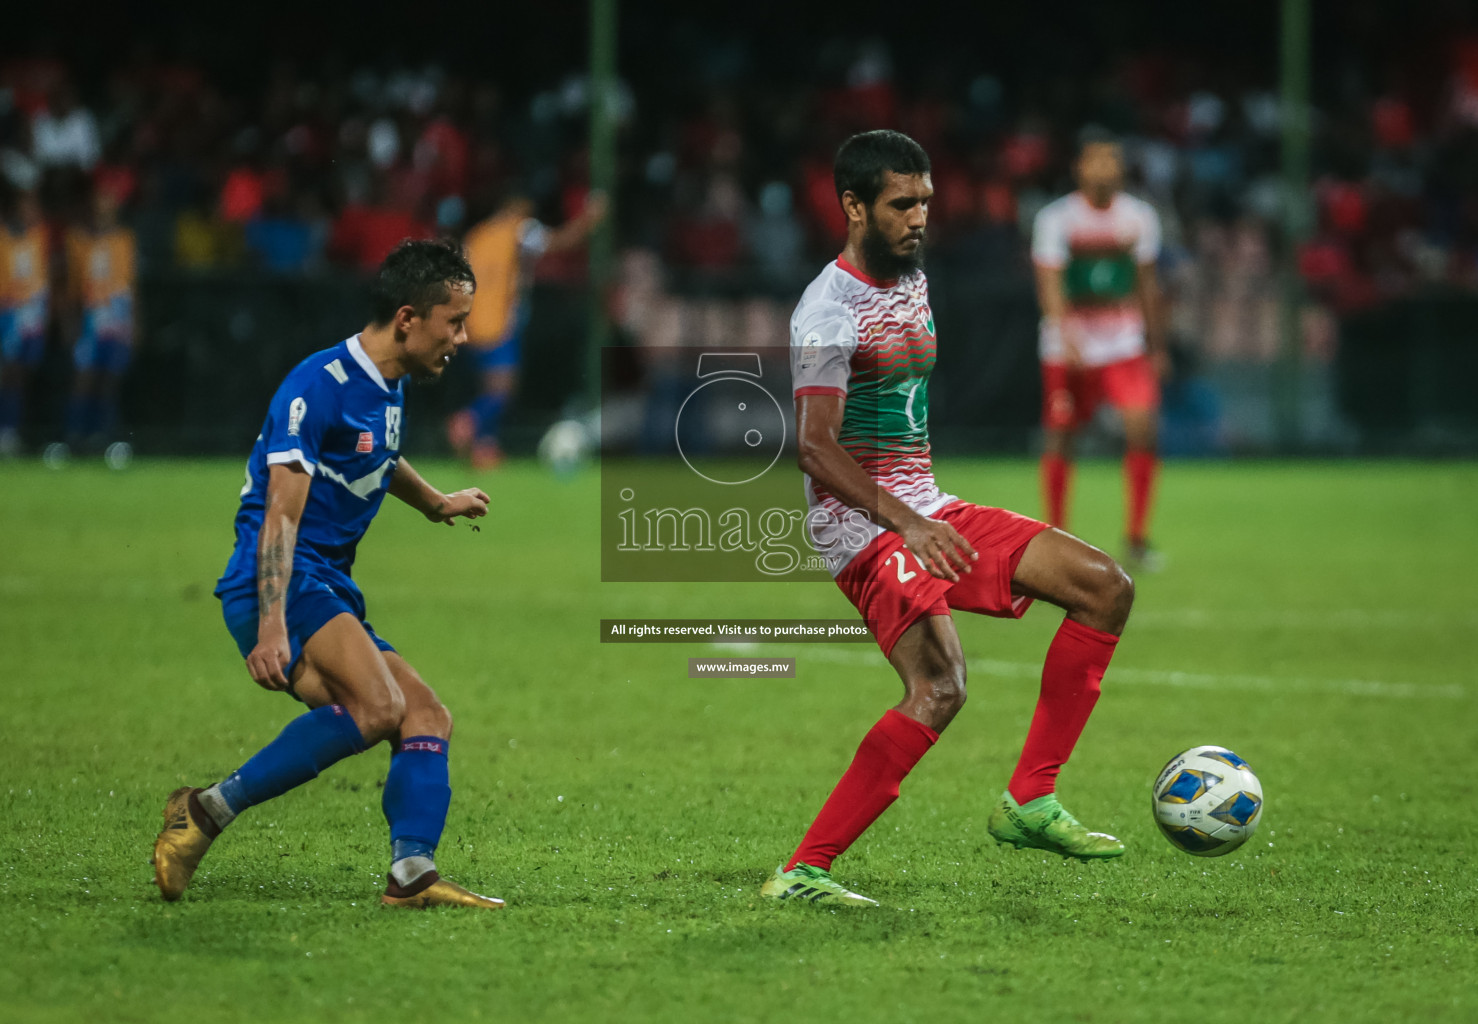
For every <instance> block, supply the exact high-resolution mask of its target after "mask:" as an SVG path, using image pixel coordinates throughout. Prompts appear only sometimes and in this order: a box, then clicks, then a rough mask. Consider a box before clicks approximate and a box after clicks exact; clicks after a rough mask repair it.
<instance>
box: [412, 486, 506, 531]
mask: <svg viewBox="0 0 1478 1024" xmlns="http://www.w3.org/2000/svg"><path fill="white" fill-rule="evenodd" d="M489 501H492V499H491V498H489V497H488V496H487V493H486V492H485V491H483V490H482V488H480V487H469V488H467V489H466V490H465V491H457V492H456V493H454V494H448V495H446V496H445V498H444V499H443V500H442V502H441V503H440V504H439V505H437V506H436V508H434V509H432V510H431V511H429V512H427V513H426V518H427V519H429V520H431V521H432V522H433V523H446V524H447V525H448V526H453V525H455V524H456V521H457V517H458V516H461V517H462V518H464V519H479V518H481V517H482V516H485V515H487V514H488V502H489Z"/></svg>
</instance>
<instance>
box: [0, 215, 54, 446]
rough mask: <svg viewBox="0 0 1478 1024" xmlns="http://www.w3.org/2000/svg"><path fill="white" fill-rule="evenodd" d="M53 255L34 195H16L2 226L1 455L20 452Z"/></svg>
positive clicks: (42, 348)
mask: <svg viewBox="0 0 1478 1024" xmlns="http://www.w3.org/2000/svg"><path fill="white" fill-rule="evenodd" d="M50 312H51V257H50V250H49V247H48V245H47V238H46V224H45V221H44V219H43V217H42V214H41V202H40V200H39V199H38V198H37V196H36V193H35V192H32V191H23V192H21V193H20V194H19V195H18V196H17V197H16V202H15V210H14V216H13V217H11V218H9V221H8V223H6V224H5V226H4V228H3V229H0V456H7V455H15V454H16V453H17V452H18V451H19V450H20V428H21V423H22V422H23V421H24V419H25V400H26V386H27V384H28V383H29V382H30V378H31V374H32V373H33V372H35V369H36V367H37V366H38V365H40V363H41V357H42V356H43V355H44V354H45V352H46V329H47V326H48V325H49V323H50Z"/></svg>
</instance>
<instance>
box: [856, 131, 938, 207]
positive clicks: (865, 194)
mask: <svg viewBox="0 0 1478 1024" xmlns="http://www.w3.org/2000/svg"><path fill="white" fill-rule="evenodd" d="M890 171H891V172H892V173H894V174H928V173H929V154H928V153H925V152H924V147H923V146H920V145H919V144H918V143H917V142H915V141H914V140H913V139H910V138H909V137H908V136H907V135H904V134H903V133H902V132H895V131H889V130H888V129H886V128H880V129H878V130H877V131H872V132H861V133H860V134H857V135H854V136H852V137H851V138H850V139H848V140H847V141H846V142H844V143H842V146H841V148H840V149H838V150H837V155H836V161H835V162H834V163H833V164H832V178H833V179H834V180H835V182H836V189H837V199H841V198H842V196H843V195H844V194H845V193H847V192H850V193H852V194H853V195H854V196H856V197H857V198H858V199H861V200H862V201H863V202H864V203H866V204H867V205H868V206H871V205H872V204H873V203H875V202H877V198H878V194H879V193H881V192H882V191H883V182H884V181H885V180H886V179H887V177H888V173H889V172H890Z"/></svg>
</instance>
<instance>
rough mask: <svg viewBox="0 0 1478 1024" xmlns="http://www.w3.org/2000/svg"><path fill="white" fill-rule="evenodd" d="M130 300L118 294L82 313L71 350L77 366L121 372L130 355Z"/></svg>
mask: <svg viewBox="0 0 1478 1024" xmlns="http://www.w3.org/2000/svg"><path fill="white" fill-rule="evenodd" d="M132 321H133V300H132V299H130V298H128V297H127V296H119V297H118V298H116V299H113V300H112V301H110V302H108V303H107V304H106V305H103V306H93V307H91V308H89V309H86V310H84V311H83V313H82V333H81V334H80V335H79V336H78V338H77V347H76V348H74V349H73V350H72V362H73V364H74V365H75V366H76V367H77V369H78V370H84V371H86V370H97V371H98V372H100V373H111V374H115V375H118V374H122V373H123V371H124V370H126V369H128V364H129V361H130V360H131V359H132V357H133V343H132V334H133V330H132Z"/></svg>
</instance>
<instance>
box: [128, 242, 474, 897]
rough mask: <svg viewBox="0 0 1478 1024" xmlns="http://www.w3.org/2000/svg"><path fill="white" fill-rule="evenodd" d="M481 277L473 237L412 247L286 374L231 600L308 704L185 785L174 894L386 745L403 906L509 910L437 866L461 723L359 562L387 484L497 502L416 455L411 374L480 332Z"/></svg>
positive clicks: (461, 510)
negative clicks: (411, 449) (409, 437)
mask: <svg viewBox="0 0 1478 1024" xmlns="http://www.w3.org/2000/svg"><path fill="white" fill-rule="evenodd" d="M475 287H476V282H475V280H474V278H473V274H472V269H471V267H469V266H468V264H467V261H466V259H465V258H464V257H463V255H462V253H461V251H460V250H458V249H456V248H455V247H453V246H450V245H446V244H443V243H440V242H428V241H408V242H402V243H401V244H400V245H399V246H398V247H397V248H396V249H395V251H393V252H392V253H391V254H390V255H389V256H388V257H386V259H385V262H384V263H383V264H382V265H381V266H380V270H379V275H378V277H377V279H376V281H375V287H374V290H373V294H372V300H371V301H372V307H373V308H372V320H371V322H370V324H369V326H367V327H365V329H364V330H363V331H361V332H360V333H359V334H357V335H355V336H354V337H352V338H349V339H348V340H346V341H343V342H340V343H339V344H338V345H335V346H334V347H333V348H330V349H325V350H324V351H322V352H317V353H315V354H314V355H311V356H309V357H308V358H307V359H305V360H303V361H302V362H301V363H299V364H298V366H297V367H296V368H295V369H293V371H292V372H291V373H289V374H288V375H287V378H286V379H285V380H284V381H283V382H282V385H281V387H279V388H278V389H277V393H276V395H274V396H273V398H272V403H271V405H270V406H269V407H268V409H267V420H266V423H265V425H264V426H263V427H262V433H261V434H260V435H259V436H258V437H257V441H256V445H255V447H253V449H252V453H251V458H250V460H249V461H248V462H247V474H246V486H245V487H244V488H243V489H242V492H241V508H240V511H238V512H237V514H236V548H235V550H234V551H233V552H232V554H231V560H230V562H229V563H228V564H227V566H226V572H225V574H224V575H222V577H221V579H220V582H219V583H218V584H217V586H216V596H217V597H219V598H220V599H221V607H222V610H223V612H224V614H225V618H226V627H227V628H228V629H229V630H230V631H231V636H232V637H233V638H234V639H235V641H236V645H237V646H238V647H239V648H240V650H241V653H242V655H243V657H245V658H246V667H247V671H249V672H250V673H251V677H252V678H253V679H254V680H256V682H257V683H258V684H259V685H261V686H263V687H265V688H266V689H268V690H286V691H287V692H288V693H290V694H292V695H293V696H294V697H296V698H297V699H298V700H300V701H302V702H303V703H304V704H306V705H307V706H308V707H309V709H310V710H309V711H308V712H307V713H306V714H303V715H300V716H298V717H297V718H295V719H294V720H293V721H291V722H289V723H288V724H287V727H286V728H285V729H283V730H282V732H281V734H279V735H278V737H277V738H276V739H275V740H273V741H272V742H271V743H269V744H267V746H265V747H263V748H262V749H261V750H260V751H258V752H257V753H256V754H255V755H254V756H253V757H252V758H251V759H250V760H248V761H247V762H246V763H245V764H244V765H242V766H241V767H240V768H239V769H237V770H236V771H235V772H233V773H231V775H230V776H229V777H228V778H226V779H225V780H224V781H222V782H218V783H216V784H215V785H213V786H210V787H208V788H206V789H197V788H194V787H189V786H186V787H183V788H180V789H177V790H175V791H174V792H173V793H171V794H170V795H169V801H168V803H167V804H166V805H165V808H164V822H165V825H164V830H163V831H162V832H160V833H159V838H158V839H157V840H155V843H154V858H153V863H154V876H155V882H156V884H157V885H158V886H159V892H160V894H161V895H162V896H163V897H164V898H165V899H166V900H176V899H179V898H180V895H181V894H182V893H183V892H184V891H185V887H186V886H188V885H189V884H190V878H191V876H192V875H193V874H194V873H195V869H196V868H197V867H198V866H199V864H200V859H201V858H202V857H203V856H204V855H205V852H206V850H207V849H209V847H210V845H211V843H212V842H213V841H214V840H215V838H216V837H217V836H219V835H220V833H221V830H222V829H224V828H226V826H228V825H230V824H231V822H232V821H233V820H235V818H236V816H237V815H239V814H240V813H241V812H242V811H244V810H246V809H247V808H248V807H251V806H253V805H255V804H259V803H262V802H263V801H266V800H270V799H272V798H273V797H275V796H280V795H281V794H283V793H285V792H287V791H288V790H289V789H292V788H293V787H294V786H299V785H301V784H303V783H304V782H307V781H308V780H310V779H312V778H314V777H315V776H317V775H318V773H319V772H321V771H323V770H324V769H326V768H327V767H328V766H329V765H331V764H333V763H334V762H335V761H339V760H342V759H343V758H345V757H348V756H349V755H351V754H358V753H362V752H363V751H365V750H368V749H369V748H370V747H373V746H375V745H376V744H378V743H379V742H380V741H382V740H388V741H389V742H390V745H391V754H390V773H389V776H388V777H387V778H386V780H385V790H384V796H383V799H382V807H383V809H384V812H385V818H386V820H387V821H388V822H389V824H390V846H391V854H390V857H391V864H390V875H389V879H388V883H387V886H386V891H385V894H384V896H382V897H381V902H382V903H384V904H386V905H388V906H395V907H429V906H447V905H455V906H465V907H482V908H488V909H495V908H498V907H501V906H502V905H503V901H502V900H497V899H492V898H490V897H487V896H481V895H478V894H477V893H474V892H469V891H468V890H466V889H464V888H462V887H461V886H459V885H456V884H454V883H452V882H450V881H448V880H446V879H444V878H441V877H440V876H439V875H438V874H437V872H436V864H435V861H434V859H433V857H434V854H435V850H436V845H437V843H438V841H439V840H440V838H441V832H442V828H443V827H444V825H445V823H446V813H447V807H448V805H449V804H450V802H451V795H452V790H451V785H450V783H449V781H448V780H449V776H448V772H447V748H448V741H449V739H450V738H451V735H452V718H451V715H450V714H449V713H448V712H447V709H446V708H445V707H443V706H442V704H441V702H440V701H438V700H437V698H436V695H435V694H434V693H433V692H432V691H431V688H430V687H428V686H427V685H426V684H425V683H424V682H423V681H422V680H421V677H420V676H419V675H417V674H416V670H415V669H413V668H411V666H410V665H409V664H407V663H406V661H405V659H403V658H402V657H401V656H400V655H399V654H397V653H395V649H394V648H393V647H391V646H390V644H388V643H387V642H385V640H383V639H381V637H380V636H379V635H378V634H376V633H375V631H374V630H373V629H372V628H371V627H370V624H369V623H368V622H366V621H365V605H364V597H363V595H362V594H360V592H359V588H358V587H357V586H356V585H355V583H354V581H353V579H351V578H350V575H349V570H350V567H351V566H352V565H353V564H354V552H355V548H356V546H357V545H358V544H359V540H360V538H361V537H363V536H364V533H365V531H366V530H367V529H368V528H369V525H370V521H371V520H372V519H373V518H374V516H375V513H376V512H377V511H378V510H379V508H380V502H381V501H382V500H383V499H384V497H385V494H386V493H387V492H388V493H390V494H393V495H395V497H397V498H399V499H400V500H401V501H403V502H405V503H406V504H408V505H410V506H411V507H412V508H414V509H416V510H417V511H419V512H421V513H422V514H424V515H425V516H426V518H427V519H429V520H431V521H432V522H434V523H446V524H447V525H448V526H450V525H453V524H454V523H455V521H456V519H457V518H458V517H465V518H468V519H474V518H477V517H478V516H482V515H485V514H487V503H488V496H487V495H486V494H484V493H483V492H482V491H480V490H478V489H477V488H469V489H468V490H464V491H457V492H456V493H455V494H443V493H442V492H440V491H438V490H437V489H436V488H434V487H432V486H431V485H430V484H428V483H427V482H426V481H425V480H423V479H422V478H421V477H420V475H419V474H417V473H416V471H415V470H414V469H412V468H411V465H410V463H409V462H407V461H406V460H405V459H404V458H402V457H401V455H400V442H401V429H402V426H403V416H402V413H403V409H404V395H405V387H404V381H405V378H407V377H416V378H436V377H439V376H440V375H441V373H442V370H443V369H444V368H445V367H446V364H447V363H448V362H449V361H450V360H451V358H452V356H453V354H454V353H456V351H457V349H458V348H460V347H461V346H462V345H463V344H464V343H465V342H466V340H467V330H466V320H467V315H468V313H469V312H471V310H472V294H473V290H474V288H475Z"/></svg>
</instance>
